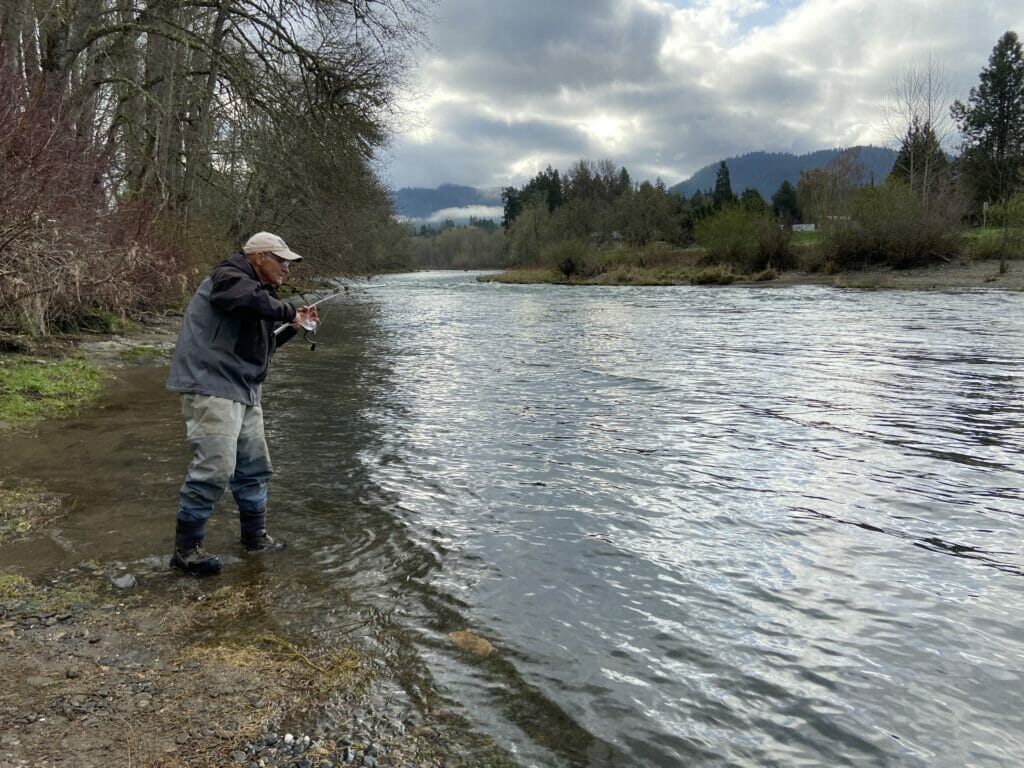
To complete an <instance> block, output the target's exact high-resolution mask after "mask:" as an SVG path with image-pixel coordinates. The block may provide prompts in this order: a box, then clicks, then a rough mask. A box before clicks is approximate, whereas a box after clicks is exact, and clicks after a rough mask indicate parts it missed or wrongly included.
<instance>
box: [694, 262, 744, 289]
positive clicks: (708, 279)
mask: <svg viewBox="0 0 1024 768" xmlns="http://www.w3.org/2000/svg"><path fill="white" fill-rule="evenodd" d="M735 280H736V275H734V274H733V272H732V270H731V269H729V268H728V267H725V266H722V265H721V264H719V265H717V266H714V267H705V268H704V269H702V270H700V271H699V272H694V273H693V275H692V276H691V277H690V282H691V283H693V284H694V285H729V283H732V282H735Z"/></svg>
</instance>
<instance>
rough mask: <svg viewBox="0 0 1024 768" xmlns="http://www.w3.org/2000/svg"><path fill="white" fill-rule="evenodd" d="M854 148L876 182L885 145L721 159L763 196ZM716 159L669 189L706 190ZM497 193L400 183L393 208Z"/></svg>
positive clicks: (443, 204) (888, 163) (427, 206)
mask: <svg viewBox="0 0 1024 768" xmlns="http://www.w3.org/2000/svg"><path fill="white" fill-rule="evenodd" d="M850 150H857V151H858V152H859V157H860V161H861V162H862V163H863V164H864V166H865V169H866V172H867V180H868V181H869V182H872V181H873V182H874V183H880V182H882V181H883V180H884V179H885V177H886V176H888V175H889V171H891V170H892V166H893V163H894V162H895V161H896V151H895V150H892V149H887V148H885V147H875V146H870V145H867V146H861V147H850V148H847V149H840V148H835V149H819V150H816V151H814V152H807V153H805V154H802V155H797V154H794V153H792V152H763V151H758V152H748V153H746V154H743V155H734V156H732V157H727V158H725V163H726V165H728V166H729V179H730V183H731V185H732V191H733V192H734V193H735V194H736V195H739V194H740V193H741V192H743V190H744V189H746V188H747V187H754V188H755V189H757V191H758V192H760V193H761V196H762V197H763V198H764V199H765V200H770V199H771V196H772V195H773V194H774V193H775V192H776V190H778V188H779V186H780V185H781V184H782V182H783V181H787V180H788V181H789V182H790V183H791V184H792V185H793V186H796V183H797V180H798V179H799V178H800V171H803V170H809V169H811V168H824V167H825V166H827V165H828V164H829V163H831V162H832V161H833V160H834V159H835V158H836V157H837V156H838V155H839V154H840V153H842V152H846V151H850ZM720 162H721V161H720V160H719V161H716V162H714V163H709V164H708V165H706V166H704V167H703V168H701V169H700V170H699V171H697V172H696V173H694V174H693V175H692V176H690V177H689V178H688V179H684V180H683V181H680V182H679V183H677V184H675V185H673V186H671V187H669V190H670V191H672V192H676V193H677V194H680V195H682V196H683V197H686V198H689V197H692V196H693V194H694V192H698V191H699V192H707V191H708V190H711V189H713V188H714V186H715V174H716V173H717V172H718V165H719V163H720ZM500 205H501V193H500V191H499V190H494V189H481V188H477V187H470V186H466V185H462V184H449V183H445V184H440V185H439V186H437V187H402V188H401V189H399V190H398V191H397V192H396V193H395V209H396V211H397V212H398V215H399V216H402V217H404V218H407V219H427V218H430V217H431V216H432V215H433V214H436V213H437V212H438V211H442V210H445V209H449V208H468V207H470V206H500Z"/></svg>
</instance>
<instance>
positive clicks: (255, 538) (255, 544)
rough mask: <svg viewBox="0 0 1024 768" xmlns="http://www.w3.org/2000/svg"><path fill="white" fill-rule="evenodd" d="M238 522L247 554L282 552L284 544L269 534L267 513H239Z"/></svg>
mask: <svg viewBox="0 0 1024 768" xmlns="http://www.w3.org/2000/svg"><path fill="white" fill-rule="evenodd" d="M238 521H239V523H240V524H241V528H242V546H243V547H244V548H245V551H246V552H280V551H281V550H282V549H284V542H283V541H277V540H276V539H274V538H273V537H271V535H270V534H269V533H267V513H266V511H262V512H241V511H240V512H239V513H238Z"/></svg>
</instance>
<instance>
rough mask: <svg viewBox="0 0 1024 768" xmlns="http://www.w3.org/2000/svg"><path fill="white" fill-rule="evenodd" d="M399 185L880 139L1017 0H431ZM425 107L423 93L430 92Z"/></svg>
mask: <svg viewBox="0 0 1024 768" xmlns="http://www.w3.org/2000/svg"><path fill="white" fill-rule="evenodd" d="M437 16H438V24H437V27H436V29H435V30H434V34H433V38H434V41H435V47H434V49H433V51H432V52H431V53H430V55H429V56H427V57H426V58H425V59H424V61H423V66H422V68H421V73H420V74H421V79H420V84H419V92H420V94H421V95H420V96H419V97H412V96H410V97H409V99H408V101H407V102H406V107H407V109H408V110H409V111H410V112H411V113H413V114H416V115H418V119H417V120H415V121H413V123H414V128H413V129H411V130H408V131H407V132H405V133H403V134H402V135H401V136H399V138H398V139H397V140H396V143H395V148H394V156H393V159H392V161H391V163H390V165H389V168H388V173H389V175H390V177H391V180H392V184H393V186H396V187H400V186H435V185H437V184H440V183H442V182H454V183H461V184H470V185H474V186H485V187H500V186H504V185H508V184H517V185H518V184H522V183H524V182H525V181H526V180H527V179H528V178H529V177H531V176H532V175H534V174H535V173H536V172H538V171H540V170H542V169H543V168H544V167H546V166H547V165H551V166H552V167H555V168H559V169H562V170H565V169H566V168H568V166H569V165H570V164H571V163H572V162H573V161H574V160H576V159H579V158H581V157H588V158H591V159H599V158H605V157H607V158H610V159H612V160H613V161H615V162H616V163H617V164H620V165H625V166H626V167H627V168H628V169H629V170H630V173H631V174H632V176H633V177H634V178H637V179H640V178H651V179H653V178H654V177H655V176H661V177H662V178H663V179H664V180H665V181H666V182H668V183H670V184H671V183H675V182H677V181H679V180H681V179H683V178H685V177H687V176H689V175H690V174H691V173H693V172H694V171H696V170H697V169H699V168H700V167H702V166H704V165H706V164H707V163H709V162H713V161H716V160H718V159H720V158H722V157H726V156H728V155H734V154H741V153H744V152H749V151H755V150H769V151H780V150H784V151H795V152H806V151H811V150H814V149H821V148H825V147H833V146H849V145H852V144H858V143H876V144H879V143H885V142H887V141H890V139H891V137H890V136H889V135H888V131H887V130H886V129H885V128H884V127H883V126H884V121H883V119H882V113H883V107H884V103H885V101H886V99H887V97H888V94H889V92H890V90H891V84H892V82H893V81H894V80H895V79H896V78H897V77H898V76H899V75H900V74H901V73H902V72H903V71H904V70H905V69H906V68H907V67H908V66H910V65H921V64H923V63H924V62H925V61H926V60H927V58H928V57H929V56H931V57H932V58H933V60H934V61H937V62H939V63H941V64H943V65H944V66H945V68H946V69H947V71H948V74H949V79H950V81H951V87H952V90H953V91H954V94H955V96H957V97H959V98H966V96H967V92H968V90H969V89H970V87H971V86H972V85H974V84H976V83H977V77H978V73H979V72H980V70H981V68H982V67H983V66H984V65H985V63H986V62H987V59H988V56H989V54H990V52H991V50H992V47H993V45H995V42H996V40H997V39H998V38H999V36H1000V35H1001V34H1002V33H1003V32H1005V31H1006V30H1007V29H1016V30H1018V31H1019V32H1024V4H1017V3H1009V2H995V1H994V0H989V1H988V2H981V3H975V2H967V0H901V2H898V3H894V2H890V0H776V1H775V2H767V1H766V0H696V1H695V2H689V3H687V2H683V0H674V1H673V2H669V1H668V0H558V1H557V2H555V1H552V0H543V1H542V0H521V2H519V3H505V2H497V0H494V1H492V2H482V1H481V0H440V5H439V8H438V13H437ZM423 94H425V95H423Z"/></svg>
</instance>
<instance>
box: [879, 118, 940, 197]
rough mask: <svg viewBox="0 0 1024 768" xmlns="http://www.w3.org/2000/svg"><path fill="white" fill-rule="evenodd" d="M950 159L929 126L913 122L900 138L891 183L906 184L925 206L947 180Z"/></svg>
mask: <svg viewBox="0 0 1024 768" xmlns="http://www.w3.org/2000/svg"><path fill="white" fill-rule="evenodd" d="M948 173H949V159H948V158H947V157H946V153H945V152H943V151H942V147H941V146H940V145H939V138H938V136H936V135H935V129H934V128H932V126H931V124H930V123H927V122H925V123H923V124H922V123H921V121H920V120H919V119H918V118H916V117H915V118H914V119H913V120H912V121H911V123H910V128H909V129H907V135H906V136H904V137H903V143H902V144H901V145H900V150H899V153H898V154H897V155H896V161H895V162H894V163H893V166H892V171H890V173H889V177H888V178H890V179H894V180H898V181H902V182H904V183H906V184H907V185H908V186H909V187H910V188H911V190H913V192H914V194H916V195H917V196H918V197H919V198H921V199H922V200H924V201H925V202H926V203H927V201H928V199H929V198H930V197H931V196H932V194H933V193H935V192H937V191H938V190H939V189H940V188H941V187H943V186H944V185H945V183H946V181H947V179H948Z"/></svg>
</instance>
